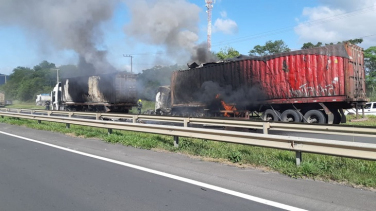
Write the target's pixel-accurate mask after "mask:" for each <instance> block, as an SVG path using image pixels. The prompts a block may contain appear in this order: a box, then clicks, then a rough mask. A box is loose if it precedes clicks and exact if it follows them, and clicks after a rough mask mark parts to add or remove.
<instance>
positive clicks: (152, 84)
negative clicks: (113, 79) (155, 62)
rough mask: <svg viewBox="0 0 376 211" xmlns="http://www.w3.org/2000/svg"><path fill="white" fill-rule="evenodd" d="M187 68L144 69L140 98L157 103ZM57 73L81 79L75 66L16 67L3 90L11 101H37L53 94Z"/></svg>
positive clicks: (175, 66)
mask: <svg viewBox="0 0 376 211" xmlns="http://www.w3.org/2000/svg"><path fill="white" fill-rule="evenodd" d="M184 68H186V66H179V65H171V66H155V67H153V68H150V69H146V70H143V71H142V72H141V73H139V74H138V77H137V78H138V83H137V90H138V93H139V98H142V99H146V100H154V98H155V94H156V90H157V89H158V87H159V86H163V85H169V84H170V80H171V73H172V72H173V71H175V70H179V69H184ZM58 69H59V70H58ZM57 74H58V75H59V78H60V79H62V78H69V77H77V76H81V74H80V72H79V70H78V68H77V66H75V65H63V66H59V67H58V68H57V67H56V66H55V64H53V63H49V62H47V61H43V62H41V63H40V64H38V65H36V66H35V67H34V68H28V67H17V68H15V69H14V70H13V72H12V74H10V76H9V78H8V80H7V83H6V84H4V85H2V86H1V87H0V90H1V91H2V92H4V93H5V94H6V98H7V99H12V100H20V101H34V100H35V99H36V95H38V94H42V93H50V92H51V91H52V89H53V87H54V86H55V85H56V82H57Z"/></svg>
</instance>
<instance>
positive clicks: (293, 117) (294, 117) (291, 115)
mask: <svg viewBox="0 0 376 211" xmlns="http://www.w3.org/2000/svg"><path fill="white" fill-rule="evenodd" d="M281 119H282V122H301V121H302V119H303V117H302V115H301V114H300V113H299V112H297V111H295V110H293V109H287V110H286V111H284V112H282V114H281Z"/></svg>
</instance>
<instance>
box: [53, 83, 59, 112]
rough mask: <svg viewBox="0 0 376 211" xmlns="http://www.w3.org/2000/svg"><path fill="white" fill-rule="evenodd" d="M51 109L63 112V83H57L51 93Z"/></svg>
mask: <svg viewBox="0 0 376 211" xmlns="http://www.w3.org/2000/svg"><path fill="white" fill-rule="evenodd" d="M51 109H52V110H57V111H58V110H61V82H59V83H57V84H56V85H55V87H54V89H53V90H52V92H51Z"/></svg>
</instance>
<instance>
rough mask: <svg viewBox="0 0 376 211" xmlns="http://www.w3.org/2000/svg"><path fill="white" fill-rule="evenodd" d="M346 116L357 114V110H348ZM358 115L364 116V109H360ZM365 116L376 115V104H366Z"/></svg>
mask: <svg viewBox="0 0 376 211" xmlns="http://www.w3.org/2000/svg"><path fill="white" fill-rule="evenodd" d="M345 114H346V115H348V114H356V109H355V108H354V109H347V111H345ZM358 114H360V115H362V109H358ZM364 115H376V102H369V103H366V105H365V106H364Z"/></svg>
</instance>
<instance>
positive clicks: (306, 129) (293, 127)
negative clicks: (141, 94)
mask: <svg viewBox="0 0 376 211" xmlns="http://www.w3.org/2000/svg"><path fill="white" fill-rule="evenodd" d="M0 111H12V112H17V113H30V114H47V115H64V116H69V117H73V116H76V117H79V116H86V117H90V116H92V117H95V118H96V119H101V118H108V119H113V118H116V119H133V122H136V121H137V120H150V121H159V122H175V123H182V124H184V126H185V127H187V126H188V125H189V124H190V123H191V124H201V125H207V126H223V127H238V128H254V129H263V132H264V134H267V133H268V131H269V130H280V131H293V132H302V133H318V134H332V135H346V134H349V135H351V136H360V137H375V138H376V128H365V127H354V126H339V125H318V124H294V123H281V122H270V123H269V122H256V121H249V120H239V119H205V118H188V117H173V116H148V115H132V114H112V113H89V112H68V111H46V110H31V109H7V108H0Z"/></svg>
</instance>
